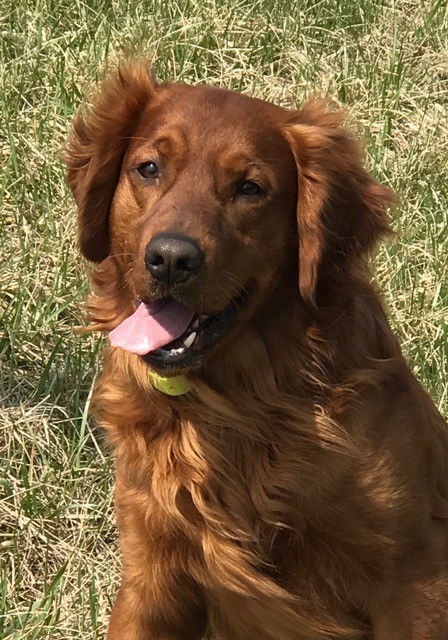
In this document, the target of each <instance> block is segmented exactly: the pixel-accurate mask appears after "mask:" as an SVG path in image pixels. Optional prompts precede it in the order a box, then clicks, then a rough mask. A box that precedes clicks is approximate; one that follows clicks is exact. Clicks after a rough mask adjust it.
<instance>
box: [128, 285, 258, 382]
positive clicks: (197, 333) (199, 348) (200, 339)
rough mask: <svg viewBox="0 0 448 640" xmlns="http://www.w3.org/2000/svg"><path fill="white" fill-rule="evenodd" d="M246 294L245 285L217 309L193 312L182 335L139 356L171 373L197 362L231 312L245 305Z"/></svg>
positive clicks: (232, 313)
mask: <svg viewBox="0 0 448 640" xmlns="http://www.w3.org/2000/svg"><path fill="white" fill-rule="evenodd" d="M249 297H250V293H249V288H248V287H246V288H244V289H243V290H242V291H241V292H240V293H239V294H238V295H237V296H235V298H233V299H232V300H231V301H230V302H229V304H228V305H227V306H226V307H225V308H224V309H223V311H221V313H219V314H217V315H214V316H208V315H204V314H202V315H200V316H195V318H194V319H193V321H192V323H191V324H190V326H189V328H188V329H187V330H186V332H185V333H184V334H183V336H181V337H180V338H177V339H176V340H174V341H173V342H172V343H170V345H172V346H171V347H170V348H169V349H167V348H166V347H168V346H169V345H166V347H160V348H159V349H156V350H155V351H151V352H150V353H147V354H146V355H144V356H141V357H142V359H143V360H144V361H145V362H146V363H147V364H149V365H150V366H151V367H153V368H154V369H158V370H159V371H165V372H167V371H170V372H173V373H175V372H176V371H179V370H181V369H186V368H191V367H194V366H197V365H199V364H200V363H201V362H202V360H203V358H204V356H205V354H206V352H207V350H208V349H209V348H210V347H212V346H213V345H214V344H215V343H216V342H217V341H218V340H219V339H220V338H221V337H222V336H223V335H224V333H225V332H226V330H227V328H228V326H229V325H230V324H231V321H232V318H233V316H234V315H235V313H237V312H238V311H239V310H241V309H242V308H243V307H245V306H246V304H247V301H248V300H249Z"/></svg>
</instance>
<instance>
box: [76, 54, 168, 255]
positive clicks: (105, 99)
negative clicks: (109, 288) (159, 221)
mask: <svg viewBox="0 0 448 640" xmlns="http://www.w3.org/2000/svg"><path fill="white" fill-rule="evenodd" d="M155 90H156V83H155V81H154V79H153V77H152V76H151V74H150V72H149V70H148V67H147V65H146V64H145V63H143V62H141V61H134V62H131V63H129V64H128V65H127V66H124V67H121V68H120V69H119V70H118V71H117V72H116V73H115V75H114V76H113V77H111V78H109V79H108V80H105V81H104V82H103V84H102V86H101V87H100V88H99V90H97V92H96V94H94V96H93V100H92V104H91V106H90V108H88V109H86V110H83V111H80V112H79V113H78V114H77V115H76V116H75V119H74V122H73V130H72V135H71V138H70V141H69V144H68V147H67V150H66V153H65V162H66V164H67V169H68V172H67V173H68V183H69V186H70V189H71V191H72V193H73V196H74V198H75V201H76V204H77V206H78V233H79V246H80V249H81V252H82V254H83V255H84V256H85V257H86V258H87V259H88V260H91V261H92V262H101V261H102V260H104V259H105V258H107V256H108V255H109V233H108V218H109V209H110V206H111V203H112V198H113V195H114V192H115V187H116V185H117V181H118V178H119V175H120V170H121V164H122V161H123V157H124V154H125V151H126V147H127V145H128V142H129V139H130V138H131V136H132V135H133V133H134V132H135V130H136V128H137V126H138V122H139V118H140V115H141V113H142V111H143V109H144V108H145V107H146V106H147V105H148V103H149V102H150V101H151V99H152V97H153V95H154V92H155Z"/></svg>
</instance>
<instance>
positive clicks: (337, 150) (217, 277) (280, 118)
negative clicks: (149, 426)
mask: <svg viewBox="0 0 448 640" xmlns="http://www.w3.org/2000/svg"><path fill="white" fill-rule="evenodd" d="M341 120H342V117H341V115H340V114H335V113H329V112H328V111H326V109H325V108H324V107H323V106H322V104H320V103H315V102H309V103H307V104H306V105H305V106H304V107H303V108H302V109H301V110H300V111H298V112H292V111H288V110H285V109H282V108H280V107H276V106H274V105H272V104H269V103H266V102H263V101H261V100H257V99H254V98H249V97H247V96H244V95H240V94H237V93H233V92H230V91H226V90H222V89H216V88H211V87H206V86H188V85H183V84H170V83H167V84H156V82H155V81H154V80H153V79H152V77H151V75H150V74H149V73H148V71H147V69H146V67H145V65H143V64H141V63H133V64H131V65H129V66H128V67H126V68H125V69H122V70H121V71H120V72H119V73H117V74H116V76H115V77H113V78H112V79H110V80H108V81H107V82H106V83H105V84H104V85H103V87H102V88H101V89H100V90H99V92H98V93H97V94H96V97H95V98H94V101H93V104H92V106H91V109H90V110H89V111H88V112H83V113H80V114H79V115H78V116H77V117H76V119H75V122H74V128H73V136H72V140H71V143H70V146H69V150H68V152H67V163H68V179H69V184H70V187H71V189H72V192H73V194H74V197H75V200H76V202H77V205H78V216H79V218H78V219H79V242H80V248H81V251H82V253H83V254H84V256H85V257H86V258H87V259H88V260H90V261H93V262H97V263H98V262H101V261H103V260H106V259H108V260H113V261H114V262H115V263H116V265H117V267H118V271H119V274H120V278H121V280H122V283H123V287H124V288H125V289H126V291H127V295H128V296H129V297H130V299H132V300H133V301H134V302H135V307H134V308H135V312H134V313H133V314H132V315H131V316H130V317H129V318H127V319H126V320H125V321H124V322H123V323H121V324H120V325H119V326H118V327H117V328H116V329H115V331H114V333H113V334H112V335H113V341H114V342H115V344H117V345H118V346H121V347H122V348H125V349H128V350H130V351H133V352H134V353H138V354H140V355H142V356H143V357H144V359H145V360H146V361H147V362H148V363H149V364H150V365H151V366H152V367H153V368H155V369H158V370H161V371H167V370H168V371H171V372H175V371H178V370H180V369H183V368H191V367H195V366H199V365H200V364H201V363H202V362H203V360H204V358H205V357H207V356H208V354H210V353H211V352H212V351H213V350H214V348H215V345H218V344H223V340H222V339H223V338H224V337H225V336H229V335H236V334H237V333H238V331H241V327H242V326H244V323H245V321H246V319H247V318H249V317H250V316H251V314H252V313H253V312H254V310H255V309H257V308H259V307H260V305H262V304H266V301H267V300H268V299H269V296H270V295H271V293H272V291H274V290H275V289H277V288H278V287H279V286H283V285H284V284H285V283H286V281H288V282H289V281H294V280H295V281H296V282H297V278H298V287H297V296H301V298H302V300H303V303H304V304H306V305H311V306H313V305H316V304H319V299H318V298H319V297H318V291H319V284H320V282H321V281H322V280H324V279H325V277H326V274H329V273H330V272H331V271H332V270H334V269H338V270H343V269H347V268H350V265H351V264H352V263H353V261H356V260H358V259H359V258H360V257H362V256H363V254H364V253H365V252H367V251H369V250H370V249H371V248H372V247H373V245H374V243H375V241H376V240H377V239H378V237H379V236H380V235H381V234H383V233H384V232H386V231H387V222H386V218H385V210H386V208H387V206H388V205H389V204H390V203H391V195H390V193H389V191H388V190H387V189H385V188H384V187H382V186H381V185H379V184H378V183H376V182H374V181H373V180H372V179H371V178H370V177H369V175H368V174H367V173H366V171H365V170H364V169H363V167H362V164H361V161H360V153H359V149H358V146H357V144H356V142H355V141H354V140H353V139H352V137H351V136H350V135H349V134H348V133H347V132H346V131H345V130H344V129H343V128H341ZM297 254H298V260H297ZM297 265H298V267H297ZM316 295H317V298H316Z"/></svg>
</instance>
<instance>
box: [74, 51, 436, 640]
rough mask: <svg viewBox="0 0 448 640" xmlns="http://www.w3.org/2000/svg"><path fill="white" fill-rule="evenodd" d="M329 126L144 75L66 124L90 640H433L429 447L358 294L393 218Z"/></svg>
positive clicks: (376, 323)
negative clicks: (115, 566) (109, 559)
mask: <svg viewBox="0 0 448 640" xmlns="http://www.w3.org/2000/svg"><path fill="white" fill-rule="evenodd" d="M341 122H342V116H341V114H338V113H331V112H328V111H327V110H326V108H325V107H324V106H322V104H319V103H317V102H308V103H307V104H305V106H304V107H303V108H302V109H300V110H299V111H288V110H285V109H282V108H280V107H277V106H274V105H272V104H268V103H266V102H263V101H261V100H256V99H253V98H249V97H246V96H244V95H239V94H237V93H232V92H230V91H226V90H220V89H215V88H210V87H207V86H187V85H183V84H171V83H164V84H157V83H156V82H155V81H154V80H153V79H152V77H151V75H150V74H149V73H148V71H147V69H146V67H145V65H144V64H142V63H141V62H135V63H132V64H130V65H128V66H127V67H126V68H124V69H122V70H121V72H119V73H117V74H116V76H115V77H113V78H111V79H109V80H108V81H106V82H105V83H104V84H103V86H102V87H101V88H100V89H99V90H98V92H97V94H96V95H94V97H93V103H92V105H91V108H90V110H88V111H85V112H81V113H80V114H79V115H78V116H77V117H76V119H75V122H74V129H73V134H72V138H71V142H70V145H69V149H68V152H67V163H68V179H69V184H70V187H71V189H72V191H73V194H74V197H75V200H76V202H77V205H78V212H79V213H78V215H79V238H80V247H81V251H82V253H83V254H84V256H85V257H86V258H87V259H88V260H90V261H92V262H95V263H98V264H99V266H98V267H97V268H96V269H95V270H92V273H91V279H92V284H93V291H94V295H93V296H92V297H91V299H90V318H91V328H93V329H97V330H105V331H111V330H113V331H112V332H111V342H112V345H113V346H112V347H110V348H109V349H108V350H107V353H106V357H105V363H104V372H103V374H102V377H101V381H100V383H99V384H98V387H97V389H96V394H95V400H94V414H95V416H96V418H97V419H98V420H99V422H100V423H101V424H102V425H103V427H104V428H105V429H106V431H107V433H108V437H109V441H110V442H111V443H112V445H113V447H114V450H115V454H116V460H117V479H116V511H117V520H118V526H119V529H120V536H121V548H122V553H123V580H122V584H121V588H120V591H119V595H118V599H117V601H116V603H115V606H114V608H113V612H112V618H111V622H110V628H109V640H199V639H200V638H203V637H209V638H213V639H215V640H319V639H324V638H327V639H328V638H332V639H339V638H354V639H361V638H362V639H367V638H371V639H372V638H373V639H375V640H424V639H426V640H446V639H447V638H448V606H447V604H448V544H447V542H448V431H447V428H446V425H445V423H444V421H443V420H442V418H441V417H440V415H439V414H438V412H437V410H436V408H435V407H434V405H433V403H432V402H431V400H430V398H429V397H428V396H427V395H426V393H425V392H424V391H423V390H422V389H421V387H420V386H419V384H418V383H417V381H416V380H415V378H414V376H413V375H412V373H411V371H410V370H409V368H408V366H407V365H406V363H405V362H404V360H403V357H402V355H401V353H400V349H399V346H398V344H397V341H396V339H395V338H394V336H393V334H392V331H391V329H390V327H389V324H388V321H387V319H386V315H385V312H384V310H383V308H382V305H381V302H380V299H379V297H378V295H377V293H376V291H375V288H374V287H373V286H372V284H371V282H370V275H369V272H368V270H367V267H366V261H365V258H366V254H367V253H368V252H370V251H371V249H372V248H373V247H374V245H375V243H376V241H377V240H378V239H379V238H381V237H382V236H383V235H384V234H386V233H387V232H388V224H387V219H386V211H387V208H388V207H389V206H390V205H391V204H392V202H393V197H392V195H391V193H390V192H389V191H388V190H387V189H386V188H385V187H383V186H381V185H380V184H378V183H376V182H375V181H374V180H373V179H372V178H371V177H369V175H368V173H367V172H366V170H365V169H364V168H363V166H362V163H361V159H360V152H359V149H358V145H357V143H356V142H355V141H354V140H353V139H352V137H351V136H350V134H349V133H348V132H347V131H346V130H344V128H343V127H342V125H341Z"/></svg>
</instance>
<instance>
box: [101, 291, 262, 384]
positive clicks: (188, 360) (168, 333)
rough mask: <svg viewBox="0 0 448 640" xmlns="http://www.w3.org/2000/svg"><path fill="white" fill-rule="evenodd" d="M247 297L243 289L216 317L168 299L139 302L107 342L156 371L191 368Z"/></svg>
mask: <svg viewBox="0 0 448 640" xmlns="http://www.w3.org/2000/svg"><path fill="white" fill-rule="evenodd" d="M249 297H250V294H249V292H248V290H247V289H243V290H242V291H241V292H240V293H239V294H238V295H237V296H235V298H233V299H232V300H231V301H230V302H229V304H228V305H227V306H226V307H225V308H224V309H223V311H221V312H220V313H218V314H216V315H206V314H198V313H194V312H192V311H191V310H190V309H188V308H187V307H185V305H183V304H181V303H179V302H177V301H175V300H173V299H170V298H164V299H161V300H156V301H154V302H152V303H150V304H145V303H140V305H139V307H138V308H137V311H136V312H135V313H134V314H133V315H132V316H131V317H130V318H127V319H126V320H125V321H124V322H123V323H122V324H121V325H119V326H118V327H117V328H116V329H114V330H113V331H112V332H111V333H110V335H109V337H110V341H111V344H112V345H113V346H118V347H121V348H122V349H125V350H127V351H130V352H132V353H137V354H138V355H140V356H141V357H142V358H143V360H144V361H145V362H147V363H148V364H149V365H150V366H151V367H153V368H154V369H157V370H159V371H165V372H167V371H173V372H175V371H179V370H180V369H184V368H190V367H194V366H197V365H199V364H200V363H201V362H202V360H203V358H204V356H205V354H206V353H207V351H208V350H209V349H210V348H211V347H212V346H213V345H214V344H215V343H216V342H217V341H218V340H219V339H220V338H221V337H222V336H223V335H224V334H225V333H226V331H227V330H228V328H229V326H230V325H231V324H232V322H233V319H234V316H235V315H236V314H237V313H238V312H239V311H241V310H242V309H243V308H244V307H245V306H246V304H247V301H248V300H249Z"/></svg>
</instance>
